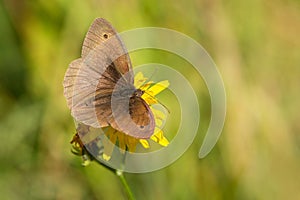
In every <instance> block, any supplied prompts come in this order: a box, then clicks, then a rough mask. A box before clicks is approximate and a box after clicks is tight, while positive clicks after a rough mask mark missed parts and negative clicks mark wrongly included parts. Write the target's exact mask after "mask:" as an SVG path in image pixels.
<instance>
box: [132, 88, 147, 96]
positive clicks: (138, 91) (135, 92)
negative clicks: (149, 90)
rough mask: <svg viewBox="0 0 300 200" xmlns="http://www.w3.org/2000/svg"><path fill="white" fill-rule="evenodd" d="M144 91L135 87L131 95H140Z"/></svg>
mask: <svg viewBox="0 0 300 200" xmlns="http://www.w3.org/2000/svg"><path fill="white" fill-rule="evenodd" d="M144 93H145V91H143V90H141V89H136V90H135V91H134V93H133V96H136V97H141V96H142V95H143V94H144Z"/></svg>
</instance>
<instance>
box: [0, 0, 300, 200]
mask: <svg viewBox="0 0 300 200" xmlns="http://www.w3.org/2000/svg"><path fill="white" fill-rule="evenodd" d="M96 17H103V18H106V19H107V20H109V21H110V22H111V23H112V24H113V25H114V27H115V28H116V29H117V30H118V31H120V32H121V31H125V30H128V29H133V28H138V27H145V26H158V27H165V28H170V29H175V30H177V31H180V32H182V33H184V34H187V35H189V36H190V37H192V38H194V39H195V40H196V41H198V42H199V43H200V44H201V45H202V46H203V47H204V48H205V49H206V50H207V51H208V53H209V54H210V55H211V56H212V58H213V59H214V61H215V62H216V65H217V66H218V69H219V70H220V73H221V75H222V77H223V80H224V83H225V87H226V93H227V116H226V123H225V126H224V131H223V133H222V135H221V138H220V140H219V141H218V143H217V145H216V147H215V148H214V149H213V151H212V152H211V153H210V154H209V155H208V156H207V157H205V158H204V159H201V160H200V159H198V157H197V155H198V151H199V148H200V145H201V142H202V141H201V140H202V138H203V134H204V133H205V131H206V129H207V126H208V122H209V119H210V101H209V95H208V92H207V90H206V87H205V85H204V84H203V81H202V79H201V78H200V77H197V78H193V77H192V76H190V77H191V78H192V79H193V81H192V82H193V86H194V87H195V88H196V89H197V91H198V93H197V95H198V98H199V100H200V108H201V119H202V121H201V125H200V128H199V134H198V136H197V138H196V140H195V141H194V143H193V144H192V146H191V147H190V148H189V149H188V151H187V152H186V153H185V154H184V155H183V156H182V157H181V158H180V159H179V160H177V161H176V162H175V163H174V164H172V165H171V166H168V167H167V168H164V169H162V170H159V171H156V172H151V173H147V174H126V177H127V179H128V181H129V184H130V185H131V187H132V189H133V191H134V194H135V196H136V198H137V199H149V200H151V199H155V200H160V199H215V200H219V199H251V200H252V199H287V198H288V199H299V198H300V190H299V188H300V181H299V180H300V136H299V132H300V123H299V120H300V115H299V98H300V93H299V86H300V37H299V35H300V2H299V1H298V0H286V1H283V0H282V1H280V0H272V1H271V0H265V1H259V0H254V1H239V0H229V1H221V0H213V1H210V0H200V1H191V0H185V1H169V2H168V1H156V0H154V1H150V0H142V1H135V0H129V1H115V0H111V1H101V0H87V1H81V0H74V1H69V0H53V1H43V0H36V1H34V0H28V1H18V0H2V1H0V195H1V199H5V200H6V199H10V200H11V199H73V200H75V199H126V196H125V193H124V190H123V188H122V186H121V184H120V181H119V179H117V177H116V176H115V175H114V174H113V173H111V172H109V171H107V170H106V169H104V168H103V167H101V166H99V165H97V164H96V163H92V164H91V165H90V166H88V167H82V166H81V158H80V157H76V156H74V155H72V154H71V152H70V148H71V146H70V144H69V141H70V139H71V138H72V135H73V134H74V131H75V130H74V124H73V121H72V118H71V116H70V112H69V110H68V109H67V106H66V102H65V99H64V96H63V87H62V81H63V77H64V73H65V71H66V69H67V66H68V64H69V63H70V62H71V61H72V60H74V59H76V58H78V57H79V56H80V50H81V45H82V41H83V38H84V35H85V33H86V31H87V29H88V27H89V25H90V24H91V22H92V21H93V20H94V19H95V18H96ZM143 54H145V55H147V52H144V53H143ZM153 54H155V55H154V56H153V57H151V56H150V57H149V56H148V57H146V56H145V58H144V57H143V56H139V57H138V56H134V55H133V63H134V64H141V63H143V62H144V61H145V62H146V61H152V59H154V60H155V62H159V61H161V62H166V63H167V64H168V65H170V66H172V65H173V64H174V65H176V64H178V63H180V62H179V61H178V62H177V61H176V59H174V58H172V57H165V56H161V55H160V54H159V52H158V53H153ZM156 54H157V56H156ZM175 61H176V62H175ZM183 67H184V66H182V68H183ZM179 68H180V67H179ZM187 69H190V68H187ZM191 70H192V69H191ZM185 72H186V73H189V71H188V70H185ZM191 74H192V73H191ZM197 83H199V84H197ZM166 104H168V102H166ZM174 126H176V125H175V124H174ZM166 134H167V135H168V133H166Z"/></svg>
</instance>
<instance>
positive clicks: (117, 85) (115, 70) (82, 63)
mask: <svg viewBox="0 0 300 200" xmlns="http://www.w3.org/2000/svg"><path fill="white" fill-rule="evenodd" d="M133 80H134V78H133V72H132V66H131V62H130V58H129V55H128V53H127V51H126V49H125V47H124V45H123V43H122V41H121V39H120V38H119V36H118V35H117V32H116V31H115V30H114V29H113V27H112V26H111V25H110V24H109V23H108V22H107V21H106V20H104V19H96V20H95V21H94V23H93V24H92V25H91V27H90V29H89V31H88V33H87V35H86V37H85V40H84V44H83V48H82V58H81V59H77V60H75V61H73V62H72V63H71V64H70V65H69V69H68V70H67V72H66V75H65V79H64V94H65V97H66V99H67V103H68V106H69V108H70V109H71V113H72V116H73V117H74V118H75V119H76V120H77V121H79V122H82V123H84V124H86V125H88V126H92V127H95V128H99V127H105V126H109V125H111V126H112V127H113V128H114V129H117V130H118V131H121V132H124V133H125V134H128V135H131V136H134V137H136V138H149V137H150V136H151V134H153V131H154V127H155V125H154V118H153V114H152V112H151V110H150V108H149V106H148V105H147V104H146V102H145V101H144V100H143V99H142V98H141V97H138V96H134V95H133V94H134V92H135V90H136V89H135V87H134V86H133Z"/></svg>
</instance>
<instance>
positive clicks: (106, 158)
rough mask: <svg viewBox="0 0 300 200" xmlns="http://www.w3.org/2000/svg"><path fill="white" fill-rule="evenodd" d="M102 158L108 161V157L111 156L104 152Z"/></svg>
mask: <svg viewBox="0 0 300 200" xmlns="http://www.w3.org/2000/svg"><path fill="white" fill-rule="evenodd" d="M102 157H103V159H104V160H106V161H109V160H110V158H111V156H109V155H106V154H105V153H104V154H103V156H102Z"/></svg>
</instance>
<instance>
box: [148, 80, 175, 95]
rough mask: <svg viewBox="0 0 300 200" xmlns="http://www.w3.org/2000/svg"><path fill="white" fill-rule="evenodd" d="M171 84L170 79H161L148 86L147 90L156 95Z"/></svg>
mask: <svg viewBox="0 0 300 200" xmlns="http://www.w3.org/2000/svg"><path fill="white" fill-rule="evenodd" d="M169 85H170V83H169V81H168V80H164V81H160V82H158V83H156V84H155V85H153V86H152V87H150V88H148V89H147V91H146V92H147V93H148V94H150V95H151V96H153V97H154V96H155V95H157V94H158V93H160V92H161V91H163V90H164V89H166V88H167V87H168V86H169Z"/></svg>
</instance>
